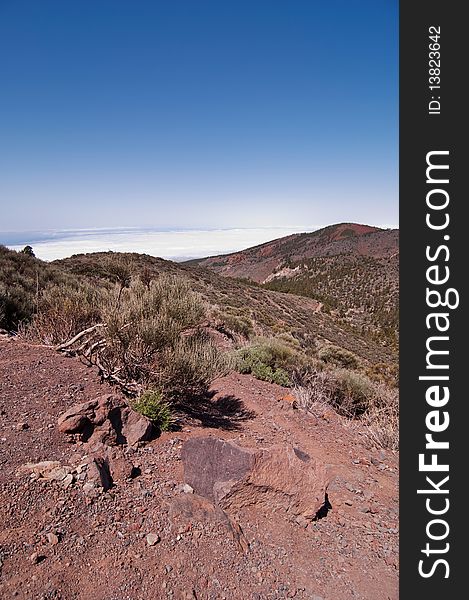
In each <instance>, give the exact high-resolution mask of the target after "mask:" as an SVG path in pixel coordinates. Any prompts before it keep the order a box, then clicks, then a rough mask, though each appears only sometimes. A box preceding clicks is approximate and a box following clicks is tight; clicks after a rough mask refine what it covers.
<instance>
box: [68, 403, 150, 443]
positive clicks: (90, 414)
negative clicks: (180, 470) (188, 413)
mask: <svg viewBox="0 0 469 600" xmlns="http://www.w3.org/2000/svg"><path fill="white" fill-rule="evenodd" d="M58 428H59V431H60V432H61V433H65V434H68V435H70V436H72V438H73V437H78V438H79V439H80V440H81V441H83V442H89V443H91V444H93V443H97V442H100V443H104V444H107V445H110V446H113V445H117V444H118V445H120V444H128V445H130V446H132V445H135V444H137V443H138V442H141V441H146V440H148V439H150V438H151V436H152V434H153V425H152V423H151V421H150V420H149V419H147V418H146V417H144V416H142V415H139V414H138V413H136V412H135V411H133V410H132V409H131V408H130V407H129V405H128V404H127V402H126V401H125V400H124V399H123V398H121V397H119V396H115V395H112V394H105V395H103V396H99V397H98V398H95V399H94V400H88V401H87V402H83V403H81V404H76V405H74V406H72V407H71V408H69V409H68V410H67V411H66V412H65V413H63V414H62V415H61V416H60V417H59V419H58Z"/></svg>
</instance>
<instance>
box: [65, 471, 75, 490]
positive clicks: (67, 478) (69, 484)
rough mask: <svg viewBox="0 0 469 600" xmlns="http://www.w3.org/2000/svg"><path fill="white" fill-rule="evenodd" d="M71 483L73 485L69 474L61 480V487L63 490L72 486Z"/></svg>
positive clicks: (71, 476)
mask: <svg viewBox="0 0 469 600" xmlns="http://www.w3.org/2000/svg"><path fill="white" fill-rule="evenodd" d="M72 483H73V475H72V474H71V473H69V474H68V475H66V476H65V477H64V479H63V480H62V485H63V486H64V488H68V487H70V486H71V485H72Z"/></svg>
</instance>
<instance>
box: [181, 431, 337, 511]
mask: <svg viewBox="0 0 469 600" xmlns="http://www.w3.org/2000/svg"><path fill="white" fill-rule="evenodd" d="M182 461H183V465H184V480H185V481H186V482H187V483H188V484H189V485H190V486H191V487H192V488H194V491H195V492H196V493H197V494H200V495H202V496H204V497H205V498H209V499H210V500H212V501H214V502H215V503H216V504H218V506H220V507H221V508H223V509H225V510H237V509H240V508H243V507H246V506H251V505H257V506H262V507H263V508H265V509H266V510H268V511H269V512H272V513H273V512H277V511H283V512H285V513H287V514H288V515H289V516H291V517H292V518H293V517H297V516H298V515H301V516H303V517H305V518H308V519H312V518H314V517H315V516H316V514H317V512H318V511H319V509H320V508H321V507H322V506H323V505H324V503H325V496H326V491H327V486H328V477H327V473H326V469H325V467H324V465H323V464H322V463H320V462H319V461H317V460H316V459H314V458H313V457H311V456H309V455H308V454H306V453H305V452H302V451H301V450H300V449H298V448H293V447H291V446H272V447H270V448H264V449H260V450H259V449H249V448H242V447H240V446H238V445H236V444H234V443H232V442H229V441H226V440H221V439H218V438H208V437H204V438H194V439H191V440H189V441H187V442H186V443H185V445H184V447H183V450H182Z"/></svg>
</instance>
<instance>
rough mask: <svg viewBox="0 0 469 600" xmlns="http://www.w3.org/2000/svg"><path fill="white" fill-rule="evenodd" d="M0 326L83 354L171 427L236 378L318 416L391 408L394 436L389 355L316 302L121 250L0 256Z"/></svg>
mask: <svg viewBox="0 0 469 600" xmlns="http://www.w3.org/2000/svg"><path fill="white" fill-rule="evenodd" d="M0 327H2V328H4V329H6V330H8V331H11V332H18V333H20V334H21V335H22V336H23V337H25V338H26V339H30V340H36V341H40V342H42V343H46V344H50V345H54V346H55V347H56V348H57V349H58V350H60V351H62V352H66V353H70V354H77V355H79V356H80V357H81V359H82V360H83V361H85V362H88V364H92V365H95V366H96V367H97V368H98V369H99V371H100V373H101V376H102V377H103V378H104V379H107V380H108V381H109V382H111V383H113V384H115V385H118V386H120V387H121V389H122V390H123V391H125V392H126V393H127V394H129V395H130V396H133V397H136V398H142V397H143V398H144V401H143V400H142V401H140V402H136V403H135V406H140V407H143V408H142V410H145V411H147V412H148V413H149V414H159V415H163V414H164V420H165V422H170V420H171V417H170V414H169V412H168V410H167V409H168V407H169V406H170V404H173V405H178V403H180V401H182V400H183V401H184V402H186V403H187V402H189V401H190V402H197V398H198V397H200V396H201V395H203V394H204V393H205V391H206V390H207V389H208V387H209V385H210V383H211V381H213V380H214V379H215V378H216V377H219V376H220V375H223V374H226V373H228V372H229V371H230V370H233V369H234V370H238V371H239V372H241V373H250V374H252V375H254V376H255V377H257V378H258V379H262V380H264V381H267V382H272V383H277V384H279V385H282V386H284V387H287V388H293V392H294V393H295V394H297V395H299V396H300V395H302V397H303V398H304V397H306V396H305V394H307V396H308V402H307V403H305V409H307V410H313V408H314V405H315V404H316V403H317V402H325V401H326V402H328V403H329V404H331V405H333V406H334V407H335V409H336V410H337V411H338V412H340V413H342V414H344V415H346V416H348V417H351V418H361V419H368V418H370V416H371V415H372V414H376V415H378V414H379V420H380V423H381V424H382V423H383V418H382V415H383V410H384V408H385V407H388V408H389V407H392V415H393V416H392V418H393V427H394V430H395V425H396V415H397V412H396V406H397V405H396V401H397V395H396V393H395V392H394V391H391V392H390V390H392V387H393V386H394V385H395V383H396V380H397V368H396V362H395V355H394V354H393V353H392V351H390V349H389V348H386V347H383V346H382V345H381V344H378V343H376V342H375V341H373V340H372V339H366V338H364V337H362V336H360V335H358V334H357V333H356V332H355V331H354V330H353V329H351V328H349V327H344V325H343V323H341V322H340V321H339V320H337V318H336V317H335V316H334V314H330V315H329V314H325V313H324V312H323V311H321V310H320V305H319V303H318V302H317V301H316V300H313V299H312V298H307V297H301V296H297V295H294V294H285V293H282V292H278V291H271V290H267V289H264V288H262V287H259V286H258V285H256V284H253V283H249V282H246V281H238V280H235V279H231V278H223V277H220V276H219V275H218V274H216V273H213V272H211V271H209V270H208V269H204V268H201V267H198V266H197V265H180V264H177V263H173V262H171V261H165V260H162V259H158V258H154V257H151V256H147V255H141V254H121V253H112V252H107V253H96V254H88V255H75V256H73V257H71V258H68V259H64V260H61V261H55V262H53V263H44V262H42V261H40V260H38V259H36V258H34V257H33V256H28V255H26V254H21V253H17V252H13V251H10V250H7V249H6V248H2V247H0ZM318 378H319V379H318ZM319 380H320V381H321V385H320V386H318V381H319ZM389 386H391V388H389ZM318 390H319V393H318ZM145 394H146V395H145ZM149 398H150V399H152V400H151V402H153V403H154V405H149V404H148V399H149ZM191 399H192V400H191ZM168 403H169V404H168ZM388 408H386V410H385V412H386V415H387V417H386V418H388V417H389V411H388ZM376 411H377V412H376ZM379 437H380V440H381V442H380V443H383V440H384V437H383V435H381V434H380V436H379ZM385 437H386V439H388V438H389V439H391V437H392V436H390V435H389V433H388V432H386V434H385ZM395 443H396V442H395V437H394V438H393V441H392V442H389V441H386V442H385V444H386V445H395Z"/></svg>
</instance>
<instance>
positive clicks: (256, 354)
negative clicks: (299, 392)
mask: <svg viewBox="0 0 469 600" xmlns="http://www.w3.org/2000/svg"><path fill="white" fill-rule="evenodd" d="M299 360H300V356H299V355H298V354H297V353H296V352H295V350H293V349H292V348H291V347H289V346H287V345H286V344H285V343H284V342H282V341H280V340H278V339H275V338H269V339H264V338H259V339H258V340H257V342H256V343H254V344H253V345H252V346H247V347H245V348H241V349H240V350H238V351H237V353H236V369H237V370H238V371H239V372H240V373H250V374H252V375H254V377H256V378H257V379H261V380H263V381H269V382H271V383H277V384H278V385H282V386H285V387H288V386H290V385H291V380H290V377H289V375H288V372H287V368H290V369H293V368H295V367H296V366H297V363H298V361H299Z"/></svg>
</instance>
